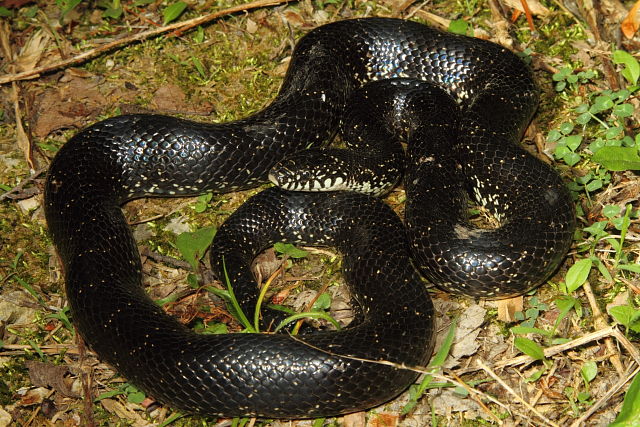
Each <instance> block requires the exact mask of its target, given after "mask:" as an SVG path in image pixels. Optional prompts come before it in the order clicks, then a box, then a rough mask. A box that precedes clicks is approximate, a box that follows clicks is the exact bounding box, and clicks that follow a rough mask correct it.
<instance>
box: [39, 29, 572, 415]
mask: <svg viewBox="0 0 640 427" xmlns="http://www.w3.org/2000/svg"><path fill="white" fill-rule="evenodd" d="M386 79H394V80H395V83H391V85H392V86H394V85H395V86H396V87H399V89H398V93H400V94H401V95H400V96H396V95H394V93H395V92H396V91H395V89H394V90H392V91H391V92H392V95H391V99H395V100H398V99H401V100H402V99H404V100H406V103H414V104H415V105H416V107H415V108H413V109H412V108H408V109H407V111H409V112H410V113H408V114H407V113H404V112H402V111H401V110H404V109H403V108H400V107H402V105H401V104H402V102H396V101H390V102H391V104H390V105H393V106H395V107H394V108H395V110H393V111H391V112H390V113H389V114H388V115H393V116H394V117H393V118H391V119H388V120H387V119H384V118H383V122H385V120H386V122H385V123H386V124H385V123H383V126H387V125H389V123H391V124H392V125H393V126H396V127H399V128H400V129H401V130H402V131H403V132H404V136H403V137H402V139H404V140H405V142H408V144H409V145H408V150H407V151H408V155H409V159H410V160H409V161H408V165H407V169H406V171H405V187H406V189H407V194H408V202H407V208H406V223H407V230H408V234H409V236H410V240H407V239H406V238H405V231H404V228H403V226H402V224H401V222H400V220H399V219H398V217H397V216H396V215H395V213H394V212H393V211H392V210H391V209H390V208H389V207H387V206H386V205H385V204H383V203H382V202H381V201H379V200H377V199H374V198H372V197H370V196H367V195H361V194H353V193H348V192H341V191H340V192H337V193H329V194H318V193H292V192H286V191H283V190H280V189H269V190H266V191H263V192H261V193H259V194H257V195H256V196H254V197H252V198H251V199H250V200H249V201H247V203H246V204H245V205H243V206H242V207H241V208H240V209H239V210H238V211H237V212H236V213H234V214H233V215H232V216H231V217H230V218H229V219H228V220H227V221H226V222H225V224H223V226H222V227H221V229H220V230H219V231H218V234H217V236H216V239H215V241H214V245H213V248H212V266H213V268H214V270H216V271H217V273H218V275H219V276H220V277H223V272H222V266H223V263H224V265H225V266H226V267H227V270H228V273H229V277H230V279H231V281H232V283H233V284H234V289H236V293H237V295H238V298H239V301H240V303H241V305H242V306H243V308H244V309H245V310H246V311H247V312H251V310H252V308H253V307H254V306H255V301H256V296H255V283H254V281H253V277H252V276H251V273H250V270H249V264H250V262H251V260H252V259H253V257H254V256H255V255H256V254H257V253H258V252H259V251H260V250H262V249H264V247H266V246H268V245H270V244H272V243H273V242H275V241H282V240H284V241H294V242H301V243H305V244H321V245H331V246H335V247H336V248H337V249H338V250H339V251H340V252H342V253H343V254H344V261H343V264H344V273H345V277H346V279H347V281H348V283H349V284H350V290H351V293H352V297H353V299H354V300H355V302H356V303H357V304H356V307H359V309H358V310H357V313H358V315H357V316H356V320H355V321H354V322H353V324H352V325H350V327H348V328H346V329H344V330H342V331H338V332H325V331H323V332H317V333H313V334H309V335H304V336H302V337H299V338H292V337H290V336H288V335H263V334H251V335H248V334H228V335H215V336H212V335H198V334H195V333H194V332H192V331H191V330H189V329H188V328H187V327H185V326H184V325H182V324H180V323H179V322H178V321H177V320H175V319H173V318H172V317H170V316H168V315H167V314H165V313H164V311H163V310H162V309H161V308H159V307H158V306H157V305H156V304H155V303H153V301H151V299H150V298H149V297H148V296H147V295H146V293H145V292H144V289H143V287H142V268H141V263H140V258H139V254H138V250H137V247H136V244H135V241H134V240H133V237H132V234H131V231H130V229H129V227H128V226H127V223H126V220H125V218H124V215H123V213H122V211H121V209H120V205H121V204H122V203H124V202H126V201H127V200H130V199H133V198H137V197H144V196H186V195H194V194H200V193H202V192H206V191H214V192H225V191H233V190H238V189H244V188H250V187H253V186H256V185H258V184H260V183H263V182H266V181H267V179H268V178H269V175H270V174H271V175H272V177H273V172H272V169H273V168H274V166H276V165H277V164H280V166H282V165H284V166H285V169H286V167H287V165H288V163H287V162H288V160H287V159H289V158H291V157H295V156H296V154H295V153H297V152H299V151H300V150H302V149H303V148H308V147H317V146H319V145H320V144H321V143H323V142H325V141H326V140H328V139H329V138H330V137H332V136H333V135H334V134H335V133H336V130H337V129H338V126H339V124H340V121H341V117H342V116H343V112H344V109H345V105H346V103H347V102H348V100H349V99H350V98H351V97H352V96H354V94H356V93H357V92H359V91H361V90H366V88H363V86H365V85H366V84H370V83H371V82H376V81H382V80H386ZM404 79H415V80H421V81H425V82H428V83H429V84H430V85H435V86H437V87H439V88H441V90H444V92H443V96H444V98H448V97H450V98H451V99H453V100H455V101H449V102H447V101H445V100H444V98H440V95H438V98H437V99H443V101H442V102H443V103H446V105H447V107H446V108H444V107H441V104H440V103H439V102H438V103H436V104H435V110H433V109H432V110H430V111H435V112H436V114H435V117H436V118H437V117H439V115H438V112H440V113H441V114H440V116H452V117H460V119H459V123H456V126H455V131H454V130H452V129H453V128H452V127H447V126H444V128H441V127H440V126H439V125H435V126H434V125H424V126H423V124H424V123H423V118H422V116H421V114H420V111H421V110H422V108H421V105H426V103H429V100H428V99H425V97H424V96H419V95H418V96H416V97H413V96H411V97H408V96H405V94H408V93H410V92H413V90H412V89H411V87H412V85H414V84H413V83H406V84H405V83H403V82H404V81H405V80H404ZM403 85H405V86H407V85H408V86H410V88H409V90H407V88H406V87H405V88H402V87H401V86H403ZM418 86H419V84H418ZM372 90H378V91H380V90H381V91H386V90H387V89H385V88H378V89H376V88H373V89H372ZM536 103H537V91H536V88H535V84H534V83H533V79H532V77H531V73H530V71H529V70H528V68H527V67H526V66H525V65H524V64H523V63H522V62H521V61H520V59H519V58H517V57H516V56H515V55H514V54H513V53H511V52H509V51H508V50H506V49H504V48H502V47H500V46H498V45H495V44H492V43H490V42H486V41H482V40H476V39H471V38H467V37H462V36H456V35H452V34H446V33H441V32H439V31H437V30H434V29H431V28H429V27H426V26H423V25H420V24H418V23H415V22H409V21H402V20H395V19H384V18H372V19H359V20H350V21H341V22H336V23H332V24H329V25H325V26H322V27H319V28H317V29H315V30H313V31H311V32H310V33H308V34H307V35H306V36H305V37H303V38H302V39H301V40H300V41H299V42H298V44H297V45H296V48H295V50H294V53H293V55H292V58H291V63H290V66H289V69H288V71H287V74H286V76H285V79H284V82H283V85H282V87H281V90H280V92H279V94H278V95H277V97H276V98H275V99H274V101H273V102H272V103H271V104H270V105H269V106H267V107H266V108H265V109H264V110H262V111H260V112H258V113H256V114H254V115H252V116H250V117H248V118H246V119H243V120H239V121H235V122H231V123H225V124H202V123H194V122H190V121H186V120H182V119H177V118H170V117H164V116H157V115H129V116H120V117H115V118H111V119H107V120H105V121H102V122H99V123H97V124H95V125H93V126H91V127H89V128H87V129H85V130H84V131H82V132H80V133H78V134H77V135H76V136H74V137H73V138H72V139H71V140H69V141H68V142H67V143H66V144H65V145H64V146H63V147H62V148H61V149H60V151H59V152H58V154H57V155H56V157H55V158H54V160H53V162H52V164H51V168H50V170H49V174H48V176H47V180H46V185H45V213H46V218H47V222H48V225H49V230H50V232H51V235H52V237H53V241H54V243H55V245H56V247H57V250H58V253H59V255H60V258H61V260H62V263H63V268H64V273H65V279H66V292H67V296H68V299H69V303H70V305H71V311H72V315H73V321H74V324H75V325H76V327H77V329H78V331H79V333H80V334H81V335H82V337H83V338H84V339H85V341H86V342H87V343H88V344H89V345H90V346H91V348H93V349H94V350H95V351H96V352H97V354H98V355H99V356H100V358H101V359H102V360H104V361H106V362H108V363H110V364H112V365H113V366H114V367H115V368H116V369H117V370H118V371H119V372H120V373H122V374H123V375H124V376H125V377H126V378H127V379H128V380H130V381H131V382H133V383H134V384H136V385H137V386H139V387H140V388H142V389H143V390H145V391H146V392H147V393H149V394H150V395H152V396H153V397H155V398H156V399H158V400H160V401H162V402H165V403H168V404H170V405H171V406H173V407H175V408H178V409H180V410H183V411H188V412H195V413H202V414H214V415H225V416H238V415H251V416H265V417H280V418H301V417H315V416H328V415H336V414H343V413H348V412H352V411H356V410H361V409H364V408H368V407H371V406H374V405H377V404H380V403H383V402H385V401H387V400H389V399H391V398H393V397H394V396H395V395H397V394H398V393H400V392H401V391H402V390H403V389H405V388H406V387H407V386H408V384H410V383H411V382H412V381H414V380H415V378H416V374H415V373H413V372H412V371H409V370H406V369H400V368H399V367H397V366H398V365H407V366H412V365H423V364H425V363H426V362H427V360H428V358H429V356H430V354H431V350H432V346H433V318H432V317H433V308H432V304H431V300H430V298H429V295H428V294H427V292H426V290H425V289H424V285H423V284H422V283H421V280H420V277H419V275H418V273H417V272H416V269H415V268H414V267H413V262H412V261H411V257H412V256H413V259H414V260H415V262H416V264H417V265H418V266H419V267H420V269H421V270H422V271H423V273H424V274H426V275H427V276H428V277H429V278H432V279H438V282H441V283H442V285H443V286H444V287H445V288H448V289H449V288H451V289H453V290H455V291H463V292H465V293H467V294H471V295H479V296H499V295H508V294H513V293H522V292H525V291H526V290H528V289H530V288H531V287H532V286H534V285H537V284H538V283H540V281H542V280H544V278H545V277H546V276H547V275H548V274H549V273H550V272H551V271H552V270H553V269H555V268H556V267H557V265H558V264H559V262H560V259H561V258H562V256H563V255H564V253H565V252H566V250H567V248H568V245H569V242H570V237H571V231H572V227H573V221H574V220H573V211H572V208H571V202H570V199H569V197H568V194H567V192H566V190H565V189H564V186H563V185H562V182H561V180H560V178H559V177H558V176H557V174H555V172H553V170H552V169H551V168H549V167H548V166H546V165H544V164H543V163H542V162H540V161H538V160H535V159H534V158H533V157H531V156H530V155H528V154H526V153H524V152H523V151H522V150H521V149H520V148H518V147H517V145H516V144H515V143H514V141H516V140H517V139H518V138H520V136H521V134H522V132H523V129H524V127H525V126H526V124H527V122H528V121H529V120H530V118H531V115H532V114H533V112H534V110H535V108H536ZM396 107H397V108H396ZM396 110H397V111H396ZM412 112H415V114H414V113H412ZM449 112H451V114H449ZM396 113H397V115H396ZM458 113H460V114H459V115H458ZM365 115H366V114H365ZM388 115H387V116H388ZM454 120H457V119H454ZM389 126H391V125H389ZM393 126H392V127H393ZM443 129H444V130H443ZM431 137H432V138H431ZM450 137H453V138H454V140H455V141H454V143H453V144H451V143H449V145H447V143H446V142H445V144H444V145H442V144H434V145H433V147H436V148H433V147H432V146H431V144H425V143H424V139H425V138H427V139H429V138H431V139H440V138H447V139H449V138H450ZM442 147H445V148H442ZM505 147H506V148H505ZM391 151H392V152H393V153H396V154H397V152H398V150H397V149H391ZM325 154H326V153H325ZM321 155H322V154H321ZM393 156H394V154H392V156H391V158H392V160H391V161H390V162H388V163H386V166H385V171H387V172H389V173H388V174H387V173H386V172H385V173H378V172H376V173H371V174H370V175H369V182H368V183H367V184H366V185H361V187H362V188H361V189H365V190H366V189H369V188H373V187H376V188H379V186H383V187H384V188H388V187H389V186H390V185H392V184H389V181H394V182H395V181H397V179H398V178H397V173H399V172H400V169H401V168H399V167H398V162H397V158H395V157H393ZM325 157H329V158H330V157H332V154H331V152H329V155H325ZM352 157H362V156H360V155H357V156H352ZM394 159H395V160H394ZM343 160H344V159H342V158H341V159H339V162H342V161H343ZM514 162H515V163H514ZM298 163H299V162H294V164H295V165H296V167H297V166H298ZM373 163H374V164H375V163H376V162H373ZM504 165H506V166H504ZM374 166H375V165H374ZM428 166H432V167H428ZM519 167H524V168H525V169H526V170H525V172H524V173H521V172H520V171H519V170H518V168H519ZM349 168H350V166H349ZM366 168H367V167H365V169H366ZM318 170H320V172H321V174H320V175H318ZM343 172H344V170H340V171H337V170H335V168H334V169H331V168H329V167H324V168H322V167H321V168H319V169H316V171H315V172H314V174H315V175H313V177H312V178H311V179H312V180H317V179H320V178H321V179H322V181H324V182H325V183H328V184H331V183H335V182H338V181H345V180H348V179H349V177H346V176H345V175H344V174H343ZM340 173H342V175H339V174H340ZM296 174H298V173H297V172H296ZM296 174H294V175H296ZM540 174H542V175H545V176H542V177H540V176H537V175H540ZM298 175H299V174H298ZM505 179H506V180H507V181H512V182H519V183H520V186H517V185H516V186H512V187H509V188H506V187H501V186H503V185H507V184H506V183H505V182H504V180H505ZM533 179H535V181H533ZM449 180H450V181H449ZM529 180H531V181H529ZM374 181H376V182H374ZM314 186H315V184H313V181H309V185H308V187H309V189H311V187H314ZM385 186H386V187H385ZM383 191H386V190H383ZM469 191H470V192H471V193H472V194H475V195H476V196H477V197H476V198H477V199H478V200H479V201H480V202H482V203H483V204H485V205H486V206H487V207H488V208H489V210H491V211H492V212H494V215H496V216H498V217H500V219H501V222H503V223H504V224H503V226H502V227H499V228H498V230H491V231H478V230H475V229H472V228H471V227H469V226H468V224H467V223H466V221H465V220H464V216H465V215H464V213H465V212H466V201H467V198H466V196H464V194H463V193H465V194H466V193H467V192H469ZM503 194H504V196H503ZM512 196H513V197H512ZM434 200H435V202H434ZM445 203H451V204H450V205H449V206H452V207H447V206H446V205H445ZM521 203H522V205H519V204H521ZM529 209H532V210H531V211H528V210H529ZM513 212H517V213H518V215H520V216H513V215H512V213H513ZM512 218H515V220H512ZM515 223H518V224H515ZM522 224H524V226H523V225H522ZM435 225H438V226H439V227H435ZM440 226H442V230H441V229H440ZM434 229H437V231H435V232H432V230H434ZM491 233H493V235H495V236H497V237H496V238H497V239H498V241H499V244H498V243H491V241H490V240H487V239H486V238H482V237H483V236H489V235H490V234H491ZM500 233H502V234H500ZM520 241H527V242H525V243H527V244H528V245H529V246H526V245H525V246H524V247H521V246H518V245H516V244H515V243H514V242H516V243H519V242H520ZM450 242H451V243H450ZM465 242H466V243H471V249H468V248H469V246H464V245H463V243H465ZM432 245H433V247H431V246H432ZM545 245H546V246H545ZM427 246H430V247H427ZM465 248H467V249H465ZM505 248H506V250H504V251H503V249H505ZM496 250H497V251H498V252H495V251H496ZM500 251H503V252H500ZM451 259H452V260H453V261H454V264H452V266H449V264H447V263H448V262H449V261H448V260H451ZM223 261H224V262H223ZM455 262H458V264H455ZM447 269H449V270H450V271H447ZM451 273H452V274H451ZM487 275H488V276H489V277H491V276H492V275H493V276H496V277H498V279H500V280H502V279H503V278H504V280H502V282H499V281H497V280H491V281H489V280H488V279H487ZM473 280H476V282H477V283H473V284H474V285H475V286H474V287H473V289H469V287H470V285H471V284H472V281H473ZM438 282H436V283H438ZM456 282H462V283H463V284H464V285H465V286H466V288H465V286H458V285H456ZM503 284H504V287H502V286H503ZM373 361H386V362H392V363H395V364H397V365H396V367H393V366H389V365H388V364H378V363H372V362H373Z"/></svg>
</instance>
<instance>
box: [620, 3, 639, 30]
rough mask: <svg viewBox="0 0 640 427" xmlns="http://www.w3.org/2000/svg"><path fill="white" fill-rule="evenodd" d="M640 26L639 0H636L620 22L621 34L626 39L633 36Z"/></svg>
mask: <svg viewBox="0 0 640 427" xmlns="http://www.w3.org/2000/svg"><path fill="white" fill-rule="evenodd" d="M638 28H640V0H637V1H636V3H635V4H634V5H633V7H632V8H631V10H630V11H629V13H628V14H627V16H626V17H625V18H624V20H623V21H622V23H621V24H620V29H621V30H622V34H624V36H625V37H626V38H628V39H631V38H633V36H634V34H635V33H636V31H638Z"/></svg>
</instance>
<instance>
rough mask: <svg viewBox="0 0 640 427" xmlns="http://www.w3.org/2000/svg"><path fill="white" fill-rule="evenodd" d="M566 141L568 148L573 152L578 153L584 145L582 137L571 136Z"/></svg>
mask: <svg viewBox="0 0 640 427" xmlns="http://www.w3.org/2000/svg"><path fill="white" fill-rule="evenodd" d="M564 141H565V142H566V143H567V147H569V148H570V149H571V151H576V150H577V149H578V147H580V144H581V143H582V135H569V136H567V137H566V138H565V139H564Z"/></svg>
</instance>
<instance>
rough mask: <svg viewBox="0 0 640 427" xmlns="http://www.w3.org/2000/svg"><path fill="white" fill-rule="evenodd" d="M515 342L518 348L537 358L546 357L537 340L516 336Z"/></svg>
mask: <svg viewBox="0 0 640 427" xmlns="http://www.w3.org/2000/svg"><path fill="white" fill-rule="evenodd" d="M513 344H514V345H515V346H516V348H517V349H518V350H520V351H521V352H523V353H524V354H526V355H527V356H529V357H531V358H533V359H535V360H543V359H544V351H543V350H542V347H540V346H539V345H538V344H537V343H536V342H535V341H532V340H530V339H528V338H524V337H516V338H515V340H514V342H513Z"/></svg>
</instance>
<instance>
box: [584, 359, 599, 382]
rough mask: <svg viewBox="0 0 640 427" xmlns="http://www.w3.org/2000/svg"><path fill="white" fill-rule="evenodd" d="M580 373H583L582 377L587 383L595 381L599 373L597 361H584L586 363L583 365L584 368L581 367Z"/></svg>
mask: <svg viewBox="0 0 640 427" xmlns="http://www.w3.org/2000/svg"><path fill="white" fill-rule="evenodd" d="M580 375H582V378H583V379H584V380H585V382H587V383H590V382H591V381H593V379H594V378H595V377H596V375H598V365H596V362H593V361H588V362H584V365H582V369H580Z"/></svg>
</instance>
